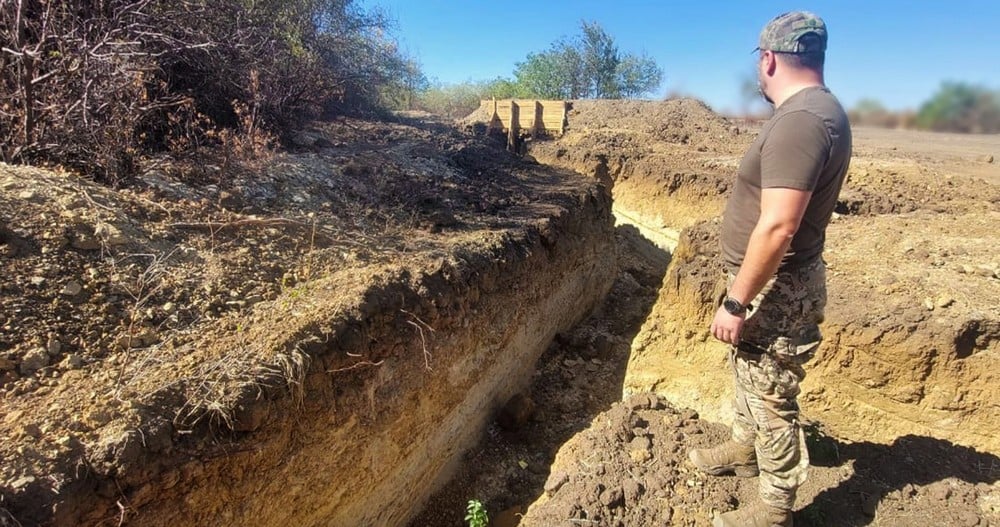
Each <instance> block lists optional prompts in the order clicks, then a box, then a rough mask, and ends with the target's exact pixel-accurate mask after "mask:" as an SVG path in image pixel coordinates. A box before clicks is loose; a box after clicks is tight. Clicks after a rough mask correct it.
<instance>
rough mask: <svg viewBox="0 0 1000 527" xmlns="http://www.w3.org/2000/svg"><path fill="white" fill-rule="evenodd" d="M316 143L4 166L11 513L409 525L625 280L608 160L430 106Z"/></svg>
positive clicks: (146, 520) (22, 519)
mask: <svg viewBox="0 0 1000 527" xmlns="http://www.w3.org/2000/svg"><path fill="white" fill-rule="evenodd" d="M303 143H304V146H303V149H302V150H303V151H301V152H299V153H295V154H288V155H282V156H278V157H277V158H274V159H271V160H269V161H267V163H266V164H265V165H264V166H262V167H258V169H257V170H253V171H249V170H248V171H247V172H243V173H236V174H233V173H228V174H222V175H221V176H222V177H215V178H214V179H213V178H212V176H213V174H215V175H218V174H217V173H218V172H220V171H223V170H226V169H223V168H220V167H215V168H207V169H203V170H204V172H203V173H202V174H201V177H190V175H191V172H190V171H189V170H191V169H190V168H189V169H188V170H180V169H178V170H177V173H171V172H170V171H169V170H170V169H169V168H168V169H167V170H163V169H157V170H151V171H149V172H147V174H146V176H144V178H143V179H142V181H140V182H137V183H136V184H135V185H134V186H132V187H129V188H125V189H121V190H115V189H109V188H106V187H101V186H98V185H94V184H92V183H89V182H87V181H85V180H81V179H79V178H76V177H73V176H69V175H65V174H59V173H54V172H49V171H44V170H39V169H29V168H15V167H8V166H3V167H2V168H0V177H2V181H0V187H2V188H3V194H2V196H0V213H2V214H3V218H4V223H5V229H4V239H3V247H4V249H5V254H4V259H3V261H2V263H3V266H4V273H5V275H6V276H7V277H8V278H9V281H7V282H6V283H5V285H4V288H3V289H2V294H3V296H2V298H3V303H4V306H5V309H4V317H5V320H4V331H5V333H4V345H5V348H4V351H3V355H2V357H3V360H4V363H3V364H4V369H3V375H4V379H3V390H4V399H3V419H2V420H0V437H3V441H2V447H0V454H2V456H3V457H2V459H3V468H2V471H0V492H2V500H0V507H2V509H0V511H2V512H3V514H4V515H5V517H4V520H5V521H6V519H7V517H10V518H13V519H14V520H13V521H17V522H19V524H20V525H24V526H28V525H99V524H108V523H116V524H117V523H127V524H129V525H151V526H152V525H290V524H294V525H400V524H405V523H406V521H408V519H409V518H410V517H411V516H413V515H414V514H415V513H416V512H417V510H418V508H419V507H420V504H422V503H423V502H424V501H425V500H426V499H427V497H428V496H429V495H430V493H432V492H433V491H434V490H435V488H437V487H438V486H440V485H441V484H443V483H444V481H447V479H448V478H449V475H450V474H451V472H452V471H453V470H454V469H455V465H456V462H457V460H458V459H460V456H461V455H462V454H463V453H464V452H465V450H467V449H468V447H470V446H471V445H472V444H474V443H475V441H476V440H477V439H478V437H479V436H480V435H481V433H482V432H483V429H484V427H485V426H486V424H487V422H488V420H489V419H490V417H491V416H492V415H493V412H494V410H495V409H496V408H497V407H498V406H499V405H501V404H503V403H504V402H505V401H506V400H507V399H508V398H509V397H510V396H511V395H513V394H514V393H517V392H518V391H520V390H521V389H523V387H524V385H525V384H526V383H528V382H530V378H531V375H532V372H533V364H534V363H535V361H536V359H537V358H538V356H539V355H540V354H541V353H542V352H543V351H544V350H545V349H546V347H547V346H548V345H549V343H550V342H551V341H552V339H553V337H554V336H555V335H556V333H557V332H559V331H563V330H565V329H567V328H569V327H571V326H572V325H574V324H575V323H576V322H577V321H578V320H579V319H580V318H582V317H583V316H585V315H586V314H587V313H588V311H589V310H590V309H591V308H592V307H593V306H594V305H595V304H596V303H597V302H598V301H599V300H600V299H601V298H602V297H603V296H604V294H605V293H606V291H607V290H608V288H609V287H610V285H611V282H612V277H613V276H614V275H615V273H616V258H615V248H614V245H613V234H612V220H611V212H610V199H609V196H608V194H607V192H606V191H605V189H604V188H603V187H601V186H600V185H598V184H596V183H595V182H594V181H592V180H589V179H587V178H583V177H580V176H579V175H577V174H574V173H571V172H566V171H558V170H550V169H546V168H544V167H540V166H539V165H537V164H530V163H523V162H521V161H519V160H517V159H516V158H514V157H513V156H509V155H508V154H506V153H505V152H504V151H503V150H502V148H498V147H496V146H494V145H491V144H489V143H486V142H482V141H478V140H474V139H469V138H465V137H462V136H461V135H459V134H456V133H454V132H448V131H447V130H444V129H439V130H433V131H432V130H430V129H429V127H428V126H425V125H420V126H416V125H408V124H399V123H396V124H391V123H370V122H361V121H354V122H345V123H341V124H330V125H324V128H323V129H318V130H314V131H312V132H310V133H309V134H308V135H307V136H305V138H304V139H303ZM501 146H502V145H501ZM185 174H187V175H188V177H185V176H184V175H185ZM8 306H10V307H11V308H12V309H8Z"/></svg>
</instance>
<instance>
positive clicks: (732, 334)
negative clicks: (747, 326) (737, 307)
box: [712, 306, 747, 346]
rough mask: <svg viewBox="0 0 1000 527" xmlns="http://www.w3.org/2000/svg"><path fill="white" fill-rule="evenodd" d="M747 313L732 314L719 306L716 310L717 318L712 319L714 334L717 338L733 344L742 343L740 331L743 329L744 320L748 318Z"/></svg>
mask: <svg viewBox="0 0 1000 527" xmlns="http://www.w3.org/2000/svg"><path fill="white" fill-rule="evenodd" d="M746 316H747V315H746V313H743V314H742V315H732V314H730V313H729V311H726V308H724V307H722V306H719V309H718V311H716V312H715V320H713V321H712V335H714V336H715V338H717V339H719V340H721V341H722V342H725V343H727V344H732V345H733V346H735V345H737V344H739V343H740V331H742V330H743V322H744V321H745V320H746Z"/></svg>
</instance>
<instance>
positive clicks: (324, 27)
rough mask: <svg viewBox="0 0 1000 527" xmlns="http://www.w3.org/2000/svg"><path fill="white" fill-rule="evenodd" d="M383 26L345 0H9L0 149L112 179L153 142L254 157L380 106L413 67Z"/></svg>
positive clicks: (121, 176)
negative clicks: (326, 122)
mask: <svg viewBox="0 0 1000 527" xmlns="http://www.w3.org/2000/svg"><path fill="white" fill-rule="evenodd" d="M388 26H389V22H388V20H387V19H386V18H385V17H384V16H383V15H382V14H381V13H380V12H378V11H373V10H366V9H362V8H361V7H359V6H357V5H355V4H354V2H352V0H289V1H284V0H217V1H213V2H204V1H197V0H90V1H86V0H70V1H55V0H6V1H5V2H4V7H3V9H2V10H0V71H2V76H0V160H2V161H4V162H6V163H12V164H42V165H60V166H63V167H66V168H69V169H72V170H75V171H78V172H80V173H82V174H86V175H89V176H92V177H94V178H95V179H97V180H99V181H102V182H105V183H108V184H114V185H117V184H123V183H126V182H127V181H128V180H129V178H131V177H133V176H135V175H136V173H137V171H138V163H139V160H140V159H141V158H142V156H144V155H146V154H148V153H151V152H156V151H164V150H170V151H172V152H174V153H185V152H192V151H194V150H196V149H198V148H200V147H204V146H222V147H224V149H225V151H226V153H227V155H229V154H235V155H240V156H248V157H252V156H254V155H257V154H258V153H259V152H260V151H261V150H262V149H266V148H269V147H271V146H273V145H274V144H276V143H278V142H280V141H282V140H284V139H287V138H288V137H289V136H290V134H291V133H292V132H293V131H294V130H296V128H297V127H300V126H301V125H302V124H303V123H304V122H306V121H308V120H311V119H315V118H318V117H324V116H327V117H329V116H334V115H338V114H347V113H359V112H371V111H374V110H376V109H377V108H378V104H379V100H380V97H382V96H383V94H384V93H386V92H387V91H390V90H391V89H392V87H393V86H395V85H397V84H400V83H401V82H402V80H401V79H402V78H403V76H404V74H405V72H406V71H408V70H407V68H412V66H413V64H412V62H410V61H407V60H406V59H405V57H403V56H402V55H401V54H400V52H399V50H398V48H397V46H396V44H395V42H394V41H393V40H392V39H391V38H390V37H388V31H387V30H388Z"/></svg>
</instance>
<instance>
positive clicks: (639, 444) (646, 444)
mask: <svg viewBox="0 0 1000 527" xmlns="http://www.w3.org/2000/svg"><path fill="white" fill-rule="evenodd" d="M628 446H629V449H631V450H649V449H650V448H652V446H653V442H652V441H650V440H649V436H644V435H643V436H636V437H635V438H633V439H632V442H630V443H629V445H628Z"/></svg>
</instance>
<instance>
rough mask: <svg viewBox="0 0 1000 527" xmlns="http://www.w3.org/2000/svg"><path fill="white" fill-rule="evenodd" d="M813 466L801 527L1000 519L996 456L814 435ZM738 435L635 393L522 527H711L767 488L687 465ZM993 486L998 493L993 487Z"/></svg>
mask: <svg viewBox="0 0 1000 527" xmlns="http://www.w3.org/2000/svg"><path fill="white" fill-rule="evenodd" d="M810 434H811V435H810V440H809V443H810V444H809V446H810V452H811V457H812V460H813V464H814V465H820V466H814V467H813V468H812V470H811V476H810V480H809V481H808V482H807V483H806V485H805V486H804V487H803V488H802V489H801V490H800V493H799V502H800V503H803V502H804V503H809V505H808V506H807V507H805V508H803V509H801V510H799V511H797V512H796V514H795V525H801V526H805V527H813V526H823V525H837V526H860V525H869V524H871V522H872V521H874V522H875V523H876V524H877V525H885V526H894V527H897V526H898V527H904V526H912V525H969V526H983V527H985V526H987V525H994V524H995V522H997V521H1000V506H998V505H1000V487H998V485H997V484H995V483H994V482H995V481H996V479H997V475H996V474H994V475H990V472H989V469H988V468H987V467H989V466H990V464H991V463H992V464H995V463H997V462H1000V459H998V458H997V457H995V456H989V455H982V454H978V453H976V452H974V451H972V450H969V449H961V448H957V449H956V448H954V447H953V446H951V445H948V444H947V443H945V442H941V441H934V440H927V439H926V438H919V437H914V436H906V437H902V438H900V439H898V440H897V441H896V442H894V443H893V444H892V445H889V446H884V445H875V444H871V443H867V444H851V445H843V444H838V443H837V442H835V441H833V440H831V439H830V438H827V437H824V436H822V435H818V434H817V433H816V430H815V429H810ZM727 436H728V430H727V429H726V428H725V427H723V426H721V425H717V424H710V423H707V422H705V421H702V420H700V419H698V416H697V414H696V413H695V412H693V411H691V410H678V409H675V408H674V407H672V406H671V405H670V404H669V403H667V402H666V401H665V400H664V399H662V398H659V397H657V396H655V395H653V394H636V395H633V396H631V397H629V398H627V399H625V400H624V401H622V402H621V403H617V404H615V405H614V406H612V408H611V409H609V410H608V411H606V412H603V413H601V414H600V415H598V416H596V417H595V418H594V420H593V422H592V423H591V425H590V426H589V427H588V428H587V429H586V430H584V431H583V432H581V433H580V434H577V435H576V436H574V437H573V439H571V440H570V441H569V442H567V443H566V445H564V446H563V448H562V449H561V450H560V452H559V454H558V455H557V456H556V459H555V463H554V464H553V466H552V472H551V474H550V475H549V477H548V479H547V480H546V482H545V487H544V491H545V494H544V495H543V496H542V497H541V498H540V499H539V500H538V501H536V502H535V503H534V504H533V505H532V506H531V508H530V509H529V510H528V512H527V514H526V515H525V516H524V519H523V520H522V521H521V524H520V525H522V526H549V525H580V524H583V525H608V526H621V527H624V526H631V525H682V526H707V525H710V522H711V518H712V517H713V516H714V515H715V514H717V513H720V512H726V511H728V510H732V509H734V508H737V507H739V506H740V505H741V504H745V503H751V502H753V501H754V500H756V499H757V497H756V493H757V480H756V478H746V479H744V478H736V477H712V476H707V475H704V474H702V473H700V472H698V471H697V469H695V468H694V467H693V466H692V465H691V464H690V462H689V461H688V460H687V452H688V451H689V450H690V449H691V448H699V447H703V446H707V445H713V444H717V443H719V442H721V441H723V440H725V439H726V437H727ZM991 483H993V484H992V485H991Z"/></svg>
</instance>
